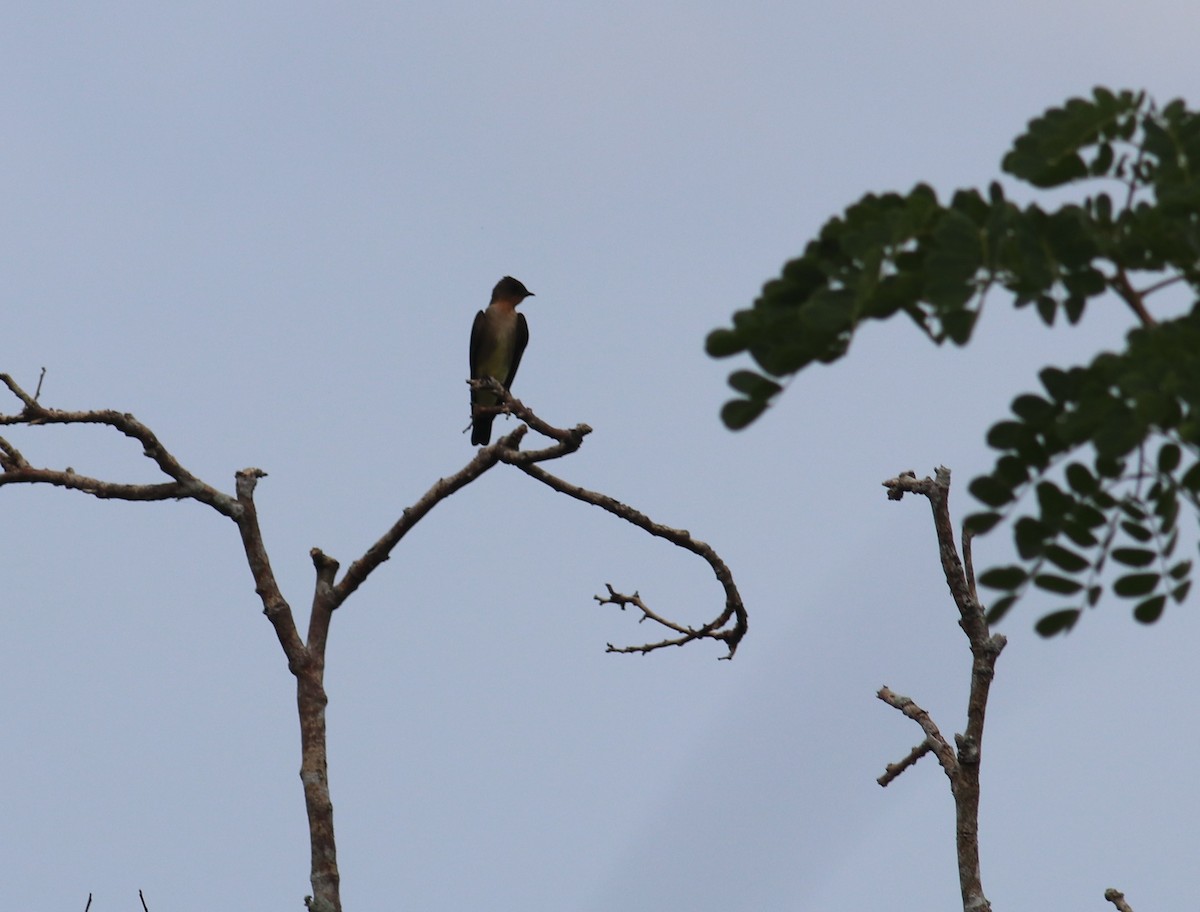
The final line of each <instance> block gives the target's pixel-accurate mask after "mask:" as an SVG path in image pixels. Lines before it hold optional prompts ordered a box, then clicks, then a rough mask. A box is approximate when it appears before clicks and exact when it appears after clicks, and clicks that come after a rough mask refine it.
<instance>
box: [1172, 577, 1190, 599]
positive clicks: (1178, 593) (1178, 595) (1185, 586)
mask: <svg viewBox="0 0 1200 912" xmlns="http://www.w3.org/2000/svg"><path fill="white" fill-rule="evenodd" d="M1191 588H1192V581H1191V580H1187V581H1186V582H1183V583H1180V584H1179V585H1178V586H1176V587H1175V588H1174V589H1172V590H1171V598H1173V599H1175V601H1176V602H1178V603H1180V604H1182V603H1183V600H1184V599H1185V598H1187V594H1188V590H1189V589H1191Z"/></svg>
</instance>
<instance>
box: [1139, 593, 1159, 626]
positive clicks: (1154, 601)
mask: <svg viewBox="0 0 1200 912" xmlns="http://www.w3.org/2000/svg"><path fill="white" fill-rule="evenodd" d="M1166 604H1167V597H1166V596H1165V595H1154V596H1151V597H1150V598H1148V599H1146V600H1145V601H1144V602H1138V604H1137V607H1135V608H1134V609H1133V616H1134V617H1135V618H1137V619H1138V620H1139V621H1141V622H1142V623H1143V624H1153V623H1154V622H1155V621H1157V620H1158V619H1159V618H1160V617H1162V613H1163V607H1164V606H1165V605H1166Z"/></svg>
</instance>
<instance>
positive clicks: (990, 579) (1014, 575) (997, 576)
mask: <svg viewBox="0 0 1200 912" xmlns="http://www.w3.org/2000/svg"><path fill="white" fill-rule="evenodd" d="M1027 579H1029V574H1028V573H1026V572H1025V568H1024V567H1018V566H1016V565H1015V564H1011V565H1009V566H1007V567H994V568H992V569H991V570H988V571H987V572H986V573H984V574H983V575H982V576H980V577H979V585H981V586H987V588H989V589H1010V590H1011V589H1016V588H1017V587H1018V586H1020V585H1021V584H1023V583H1024V582H1025V580H1027Z"/></svg>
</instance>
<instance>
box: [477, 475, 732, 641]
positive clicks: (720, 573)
mask: <svg viewBox="0 0 1200 912" xmlns="http://www.w3.org/2000/svg"><path fill="white" fill-rule="evenodd" d="M501 458H502V459H504V460H505V461H506V462H508V461H510V460H509V459H508V453H507V452H506V453H505V454H504V455H503V456H502V457H501ZM513 464H515V465H516V466H517V467H518V468H519V469H520V470H521V471H522V472H524V473H525V474H526V475H528V476H530V477H531V478H536V479H537V480H538V481H540V482H542V484H545V485H548V486H549V487H551V488H553V489H554V490H555V491H558V492H559V493H561V494H566V495H567V496H568V497H574V498H575V499H576V500H581V501H583V502H584V503H589V504H592V505H593V506H597V507H600V508H601V509H603V510H607V511H608V512H609V513H612V514H613V515H614V516H618V517H620V518H621V519H623V520H625V521H626V522H629V523H632V524H633V525H635V526H637V527H638V528H639V529H644V530H645V531H646V532H649V533H650V534H651V535H654V536H656V537H658V538H663V539H666V540H667V541H669V542H671V544H673V545H678V546H679V547H680V548H683V549H684V550H686V551H691V552H692V553H693V554H695V555H698V556H699V557H702V558H704V560H705V561H707V562H708V565H709V566H710V567H712V569H713V573H714V574H715V575H716V577H717V581H718V582H720V584H721V586H722V587H723V588H724V590H725V608H724V610H723V611H722V612H721V613H720V614H719V615H718V616H717V617H716V618H714V619H713V620H711V621H709V622H708V623H707V624H704V625H703V626H701V627H699V628H690V627H681V626H679V625H674V624H668V623H665V622H663V621H661V620H659V618H658V617H657V616H655V617H654V618H653V619H654V620H656V621H658V622H659V623H662V624H664V626H667V627H670V628H671V629H672V630H676V631H686V632H684V633H683V634H682V635H681V636H680V637H676V638H673V639H668V640H664V641H662V642H660V643H647V644H645V645H642V646H626V647H619V648H618V647H614V646H612V644H609V647H608V649H609V651H610V652H640V653H643V654H644V653H647V652H651V651H653V650H655V649H662V648H663V647H665V646H682V645H683V644H684V643H687V642H690V641H692V640H697V639H710V640H721V641H722V642H724V643H725V645H726V646H728V647H729V653H728V655H726V656H724V657H723V658H726V659H731V658H733V654H734V653H735V652H736V651H737V648H738V644H739V643H740V642H741V641H742V637H744V636H745V635H746V630H747V628H748V620H747V617H746V608H745V606H744V605H743V604H742V596H741V593H739V592H738V589H737V585H736V584H735V583H734V581H733V574H732V573H731V572H730V570H729V568H728V567H727V566H726V565H725V562H724V561H723V560H721V558H720V556H719V555H718V554H717V552H716V551H714V550H713V549H712V547H711V546H710V545H708V544H707V543H706V542H702V541H697V540H696V539H694V538H692V536H691V535H690V533H688V531H687V530H686V529H673V528H671V527H670V526H664V525H661V524H659V523H656V522H654V521H653V520H652V519H650V517H648V516H646V514H644V513H641V512H639V511H638V510H635V509H634V508H633V507H630V506H628V505H627V504H623V503H621V502H619V501H617V500H614V499H613V498H611V497H609V496H608V495H607V494H599V493H597V492H595V491H589V490H587V489H586V488H582V487H580V486H579V485H574V484H571V483H570V482H567V481H563V480H562V479H561V478H558V477H556V476H554V475H551V474H550V473H549V472H546V471H544V470H543V469H541V468H540V467H538V466H535V465H524V464H521V463H519V462H516V461H513ZM609 592H610V593H612V588H611V587H609ZM612 594H614V595H615V593H612ZM597 598H599V597H598V596H597ZM609 600H611V599H609ZM609 600H606V599H601V600H600V601H601V603H603V602H605V601H609ZM639 607H642V606H640V605H639ZM643 610H645V609H644V608H643ZM731 620H732V621H733V626H732V627H726V625H727V624H729V622H730V621H731Z"/></svg>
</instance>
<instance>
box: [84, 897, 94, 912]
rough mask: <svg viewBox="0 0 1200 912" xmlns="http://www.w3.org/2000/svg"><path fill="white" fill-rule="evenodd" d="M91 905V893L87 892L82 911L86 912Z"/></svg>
mask: <svg viewBox="0 0 1200 912" xmlns="http://www.w3.org/2000/svg"><path fill="white" fill-rule="evenodd" d="M91 907H92V894H91V893H89V894H88V901H87V905H86V906H84V907H83V912H88V909H90V908H91Z"/></svg>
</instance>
